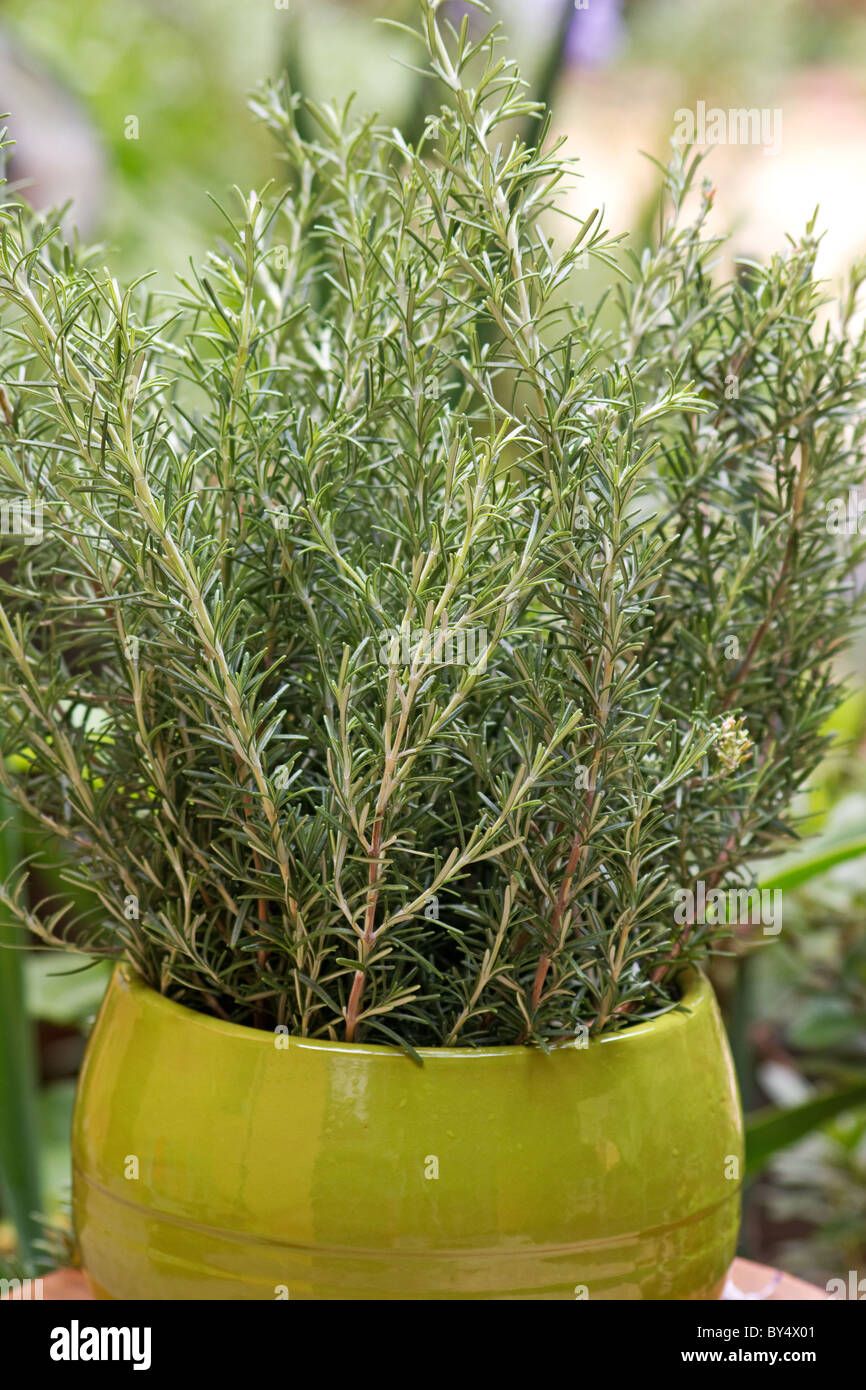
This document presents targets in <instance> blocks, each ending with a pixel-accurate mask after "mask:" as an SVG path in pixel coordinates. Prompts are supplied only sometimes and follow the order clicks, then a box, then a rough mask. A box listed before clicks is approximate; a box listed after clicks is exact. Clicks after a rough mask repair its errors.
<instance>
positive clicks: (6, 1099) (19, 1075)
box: [0, 798, 41, 1272]
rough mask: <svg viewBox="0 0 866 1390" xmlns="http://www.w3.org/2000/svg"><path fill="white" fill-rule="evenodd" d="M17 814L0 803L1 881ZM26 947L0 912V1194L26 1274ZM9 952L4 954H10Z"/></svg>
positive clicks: (30, 1079)
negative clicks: (13, 1230)
mask: <svg viewBox="0 0 866 1390" xmlns="http://www.w3.org/2000/svg"><path fill="white" fill-rule="evenodd" d="M20 855H21V851H20V835H19V823H18V814H17V812H15V811H13V810H12V808H11V807H10V806H9V804H8V802H7V801H6V800H5V798H0V879H5V878H7V877H8V876H9V875H10V874H12V873H14V871H15V869H16V868H17V865H18V864H19V862H20ZM23 944H24V942H23V933H22V931H21V929H20V928H19V926H18V923H17V922H16V921H15V920H14V919H13V918H11V916H9V915H8V914H7V913H5V912H0V1189H2V1196H3V1205H4V1208H5V1211H6V1214H7V1215H8V1216H9V1217H11V1219H12V1221H13V1223H14V1225H15V1229H16V1232H17V1236H18V1247H19V1259H20V1261H21V1264H22V1267H23V1268H24V1270H25V1272H26V1271H27V1270H28V1269H30V1268H32V1267H33V1261H34V1259H35V1247H34V1241H35V1240H36V1239H37V1238H38V1235H39V1224H38V1221H37V1220H36V1219H35V1217H34V1212H36V1211H37V1210H38V1209H39V1207H40V1205H41V1202H40V1189H39V1166H38V1153H39V1146H38V1132H37V1120H36V1085H37V1082H36V1060H35V1053H34V1045H33V1035H32V1030H31V1027H30V1021H29V1019H28V1017H27V1012H26V1007H25V991H24V970H23V963H24V952H23V951H22V950H21V949H16V948H20V947H21V946H22V945H23ZM10 947H11V948H13V949H8V948H10Z"/></svg>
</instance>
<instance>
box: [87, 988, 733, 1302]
mask: <svg viewBox="0 0 866 1390" xmlns="http://www.w3.org/2000/svg"><path fill="white" fill-rule="evenodd" d="M682 1003H683V1005H684V1006H685V1008H686V1010H687V1012H682V1013H671V1014H667V1015H665V1016H664V1017H662V1018H659V1019H657V1020H656V1021H654V1022H652V1023H648V1024H643V1025H639V1026H637V1027H635V1028H631V1029H628V1030H627V1031H626V1032H623V1033H618V1034H614V1035H611V1036H610V1037H605V1038H602V1039H600V1040H599V1041H597V1042H592V1043H590V1044H589V1045H588V1046H586V1045H585V1046H583V1047H576V1046H574V1045H569V1046H563V1047H559V1048H556V1049H554V1050H553V1051H552V1052H551V1053H549V1054H547V1055H545V1054H544V1053H543V1052H540V1051H538V1050H536V1049H532V1048H521V1047H500V1048H491V1049H489V1050H484V1049H478V1048H441V1049H426V1050H424V1049H422V1056H423V1058H424V1065H423V1067H421V1066H418V1065H417V1064H416V1063H414V1062H413V1061H411V1060H410V1059H409V1058H408V1057H406V1056H405V1055H403V1054H402V1053H401V1052H400V1051H398V1050H397V1049H396V1048H390V1047H380V1046H372V1045H371V1046H366V1045H363V1044H362V1045H349V1044H346V1043H329V1042H313V1041H309V1040H307V1039H304V1038H289V1037H287V1036H285V1035H282V1036H279V1035H275V1034H271V1033H264V1032H261V1031H258V1030H256V1029H252V1028H241V1027H238V1026H236V1025H234V1024H231V1023H223V1022H220V1021H219V1020H217V1019H214V1018H210V1017H206V1016H205V1015H203V1014H199V1013H194V1012H192V1011H191V1010H189V1009H186V1008H183V1007H181V1006H180V1005H178V1004H173V1003H171V1002H170V1001H168V1000H166V999H163V998H162V997H161V995H159V994H156V993H154V991H153V990H151V989H149V988H147V987H146V986H145V985H143V984H142V983H141V982H140V981H139V980H138V979H137V978H136V977H135V976H134V975H133V974H132V973H131V972H130V970H129V969H128V968H126V967H121V968H119V969H118V970H117V971H116V972H115V974H114V976H113V979H112V982H111V984H110V986H109V989H108V992H107V994H106V997H105V1001H104V1003H103V1005H102V1009H101V1011H100V1014H99V1017H98V1019H97V1021H96V1025H95V1027H94V1029H93V1034H92V1036H91V1039H90V1043H89V1046H88V1049H87V1057H86V1059H85V1063H84V1067H83V1070H82V1073H81V1081H80V1084H79V1088H78V1098H77V1102H76V1109H75V1120H74V1125H73V1158H74V1202H75V1219H76V1225H77V1230H78V1236H79V1240H80V1245H81V1252H82V1256H83V1261H84V1266H85V1268H86V1270H87V1272H88V1274H89V1277H90V1279H91V1281H92V1283H93V1287H94V1290H95V1292H96V1293H97V1294H98V1295H99V1296H102V1297H113V1298H122V1299H128V1298H131V1299H196V1298H200V1299H255V1298H262V1299H274V1298H286V1297H288V1298H292V1299H316V1298H318V1299H406V1298H409V1299H416V1298H417V1299H439V1298H449V1299H455V1298H459V1299H473V1298H519V1299H530V1298H537V1299H574V1298H589V1299H678V1298H691V1299H713V1298H717V1297H718V1296H719V1294H720V1292H721V1288H722V1285H723V1282H724V1278H725V1273H726V1271H727V1268H728V1266H729V1264H730V1262H731V1260H732V1258H733V1255H734V1247H735V1244H736V1238H737V1226H738V1218H739V1180H738V1176H737V1175H738V1173H739V1172H740V1171H741V1168H742V1123H741V1116H740V1107H739V1101H738V1097H737V1087H736V1081H735V1078H734V1070H733V1065H732V1062H731V1057H730V1053H729V1051H728V1046H727V1042H726V1039H725V1034H724V1030H723V1027H722V1023H721V1020H720V1017H719V1012H718V1008H717V1005H716V1001H715V998H714V995H713V992H712V989H711V987H710V985H709V983H708V982H707V980H706V979H705V978H703V977H702V976H700V975H695V976H693V977H692V978H691V981H690V982H689V983H688V986H687V988H686V989H685V991H684V995H683V999H682Z"/></svg>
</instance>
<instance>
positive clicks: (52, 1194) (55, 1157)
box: [39, 1080, 75, 1218]
mask: <svg viewBox="0 0 866 1390" xmlns="http://www.w3.org/2000/svg"><path fill="white" fill-rule="evenodd" d="M74 1100H75V1082H74V1081H70V1080H66V1081H55V1082H52V1084H51V1085H50V1086H44V1087H43V1088H42V1090H41V1091H40V1093H39V1132H40V1139H41V1145H40V1152H39V1163H40V1177H41V1181H42V1192H43V1198H42V1212H43V1214H44V1215H45V1216H47V1217H49V1218H56V1216H57V1214H58V1212H60V1211H61V1210H62V1207H63V1203H64V1201H66V1200H67V1199H68V1197H69V1188H70V1166H71V1158H70V1151H69V1144H70V1140H69V1135H70V1131H71V1129H72V1106H73V1103H74Z"/></svg>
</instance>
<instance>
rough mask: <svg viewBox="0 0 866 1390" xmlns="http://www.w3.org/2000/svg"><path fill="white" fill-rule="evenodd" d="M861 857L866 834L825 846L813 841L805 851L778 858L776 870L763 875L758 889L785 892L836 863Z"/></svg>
mask: <svg viewBox="0 0 866 1390" xmlns="http://www.w3.org/2000/svg"><path fill="white" fill-rule="evenodd" d="M862 855H866V835H857V836H855V837H854V838H853V839H849V840H841V841H840V840H837V841H835V843H832V844H824V845H821V844H820V843H818V842H816V841H814V840H813V841H811V842H810V844H809V847H808V849H804V850H803V851H801V852H797V853H793V854H786V855H784V856H783V857H782V858H781V859H778V860H777V861H776V866H775V868H774V869H773V870H772V871H771V872H770V873H769V874H765V875H762V877H761V887H762V888H767V889H776V888H779V889H782V891H784V892H787V891H789V890H790V889H792V888H798V887H799V886H800V885H801V884H803V883H808V882H810V880H811V879H813V878H818V877H819V875H821V874H825V873H827V871H828V869H832V868H834V867H835V866H836V865H837V864H843V863H844V862H845V861H846V860H848V859H859V858H860V857H861V856H862Z"/></svg>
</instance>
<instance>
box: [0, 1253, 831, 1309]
mask: <svg viewBox="0 0 866 1390" xmlns="http://www.w3.org/2000/svg"><path fill="white" fill-rule="evenodd" d="M10 1297H11V1298H12V1299H16V1298H20V1297H21V1295H20V1294H18V1293H13V1294H11V1295H10ZM42 1297H43V1298H45V1299H46V1300H53V1301H54V1302H58V1303H65V1302H70V1301H73V1300H79V1299H90V1297H91V1294H90V1290H89V1289H88V1287H87V1281H86V1279H85V1278H84V1275H83V1274H82V1273H81V1271H80V1270H77V1269H57V1270H55V1271H54V1273H53V1274H47V1275H46V1276H45V1278H44V1279H43V1281H42ZM724 1297H725V1298H726V1299H739V1298H742V1299H749V1300H754V1299H761V1300H763V1301H766V1302H796V1303H799V1302H809V1301H814V1300H818V1299H826V1298H827V1294H826V1293H825V1291H824V1290H823V1289H819V1288H818V1287H817V1286H816V1285H815V1284H807V1283H805V1281H804V1280H802V1279H795V1278H794V1276H793V1275H791V1274H783V1273H782V1271H781V1270H779V1269H771V1268H770V1266H769V1265H759V1264H755V1263H754V1261H753V1260H734V1263H733V1264H732V1266H731V1272H730V1274H729V1275H728V1282H727V1285H726V1288H725V1294H724Z"/></svg>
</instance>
